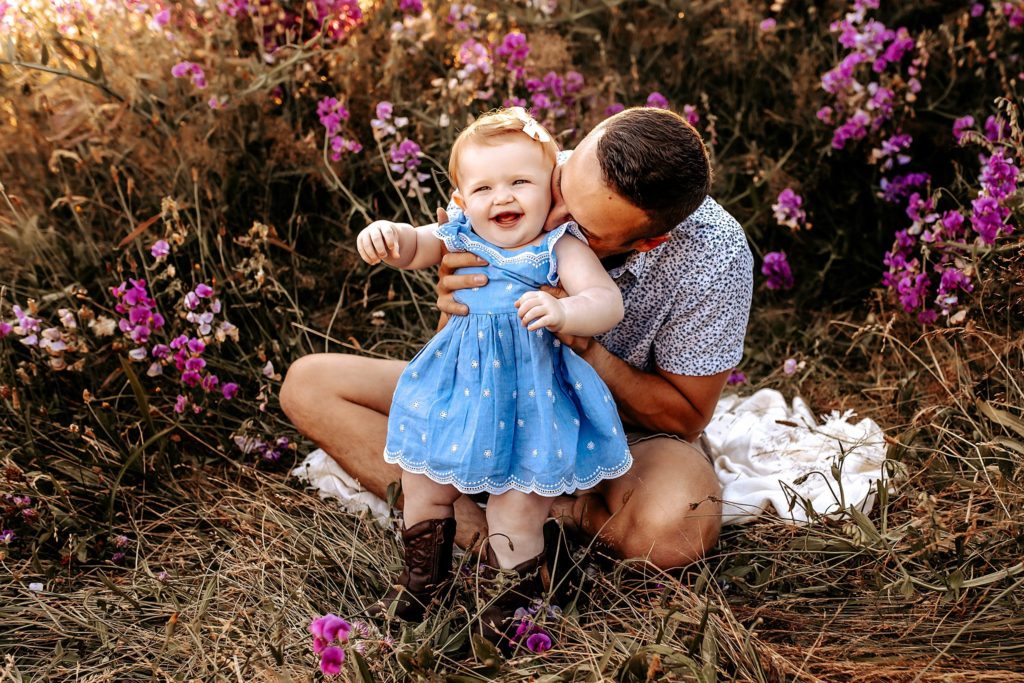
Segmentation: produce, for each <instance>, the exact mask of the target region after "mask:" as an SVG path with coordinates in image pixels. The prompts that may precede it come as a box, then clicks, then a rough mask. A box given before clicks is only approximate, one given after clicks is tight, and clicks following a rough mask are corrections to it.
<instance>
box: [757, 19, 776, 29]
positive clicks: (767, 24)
mask: <svg viewBox="0 0 1024 683" xmlns="http://www.w3.org/2000/svg"><path fill="white" fill-rule="evenodd" d="M777 25H778V22H776V21H775V19H773V18H772V17H768V18H767V19H762V20H761V23H760V24H758V28H760V29H761V30H762V31H774V30H775V27H776V26H777Z"/></svg>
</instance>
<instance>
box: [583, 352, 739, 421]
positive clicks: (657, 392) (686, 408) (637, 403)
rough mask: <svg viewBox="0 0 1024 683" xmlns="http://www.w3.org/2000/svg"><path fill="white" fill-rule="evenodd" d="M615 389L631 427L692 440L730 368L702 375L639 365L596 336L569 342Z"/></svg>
mask: <svg viewBox="0 0 1024 683" xmlns="http://www.w3.org/2000/svg"><path fill="white" fill-rule="evenodd" d="M568 343H569V344H570V345H571V346H572V348H573V349H574V350H575V351H576V352H577V353H579V355H580V356H581V357H582V358H583V359H584V360H586V361H587V362H588V363H590V364H591V365H592V366H593V368H594V369H595V370H596V371H597V374H598V375H600V376H601V379H603V380H604V383H605V384H607V385H608V388H609V389H611V390H612V396H613V397H614V398H615V402H616V404H617V405H618V408H619V414H620V415H622V419H623V422H624V423H625V424H626V426H627V427H636V428H640V429H643V430H645V431H650V432H667V433H669V434H675V435H677V436H680V437H682V438H684V439H686V440H687V441H693V440H694V439H696V438H697V437H698V436H700V433H701V432H702V431H704V428H705V427H706V426H707V425H708V423H709V422H710V421H711V418H712V416H713V415H714V413H715V405H716V404H717V403H718V398H719V397H720V396H721V394H722V389H723V388H724V387H725V381H726V379H727V378H728V377H729V371H728V370H725V371H723V372H720V373H718V374H716V375H708V376H707V377H698V376H691V375H675V374H672V373H670V372H665V371H664V370H661V369H658V370H657V371H656V372H653V373H652V372H644V371H643V370H637V369H636V368H634V367H633V366H632V365H630V364H629V363H627V362H626V361H624V360H622V359H621V358H619V357H618V356H616V355H615V354H613V353H612V352H611V351H609V350H608V349H606V348H605V347H603V346H602V345H601V344H599V343H598V342H596V341H594V340H592V339H581V338H579V337H576V338H573V339H571V340H569V341H568Z"/></svg>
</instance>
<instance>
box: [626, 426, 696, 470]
mask: <svg viewBox="0 0 1024 683" xmlns="http://www.w3.org/2000/svg"><path fill="white" fill-rule="evenodd" d="M662 436H663V437H666V438H668V439H673V440H675V441H678V442H679V443H685V444H688V445H690V446H693V447H694V448H696V449H697V450H698V451H700V452H701V453H703V454H704V457H705V458H707V459H708V462H709V463H711V465H712V467H713V466H714V464H715V461H714V459H712V457H711V444H710V443H708V437H707V436H706V435H705V434H704V432H701V433H700V436H699V437H697V440H696V441H687V440H686V439H684V438H683V437H681V436H677V435H675V434H669V433H668V432H644V431H640V430H635V431H634V430H630V431H627V432H626V443H627V444H629V445H630V446H632V445H634V444H638V443H640V442H641V441H649V440H651V439H657V438H658V437H662Z"/></svg>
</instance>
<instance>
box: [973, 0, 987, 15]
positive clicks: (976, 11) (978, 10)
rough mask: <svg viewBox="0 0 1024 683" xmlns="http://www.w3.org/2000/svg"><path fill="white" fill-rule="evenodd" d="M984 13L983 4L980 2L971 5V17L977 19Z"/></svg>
mask: <svg viewBox="0 0 1024 683" xmlns="http://www.w3.org/2000/svg"><path fill="white" fill-rule="evenodd" d="M984 13H985V5H983V4H981V3H980V2H976V3H974V4H973V5H971V17H973V18H975V19H977V18H978V17H980V16H981V15H982V14H984Z"/></svg>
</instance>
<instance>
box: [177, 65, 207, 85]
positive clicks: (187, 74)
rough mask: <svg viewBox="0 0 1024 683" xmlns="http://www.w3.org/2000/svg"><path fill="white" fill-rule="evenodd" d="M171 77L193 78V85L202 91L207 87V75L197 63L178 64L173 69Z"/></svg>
mask: <svg viewBox="0 0 1024 683" xmlns="http://www.w3.org/2000/svg"><path fill="white" fill-rule="evenodd" d="M171 75H172V76H174V77H175V78H191V79H192V85H194V86H196V87H197V88H199V89H200V90H202V89H203V88H205V87H206V73H205V72H204V71H203V67H201V66H199V65H198V64H196V63H195V62H178V63H177V64H175V65H174V66H172V67H171Z"/></svg>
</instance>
